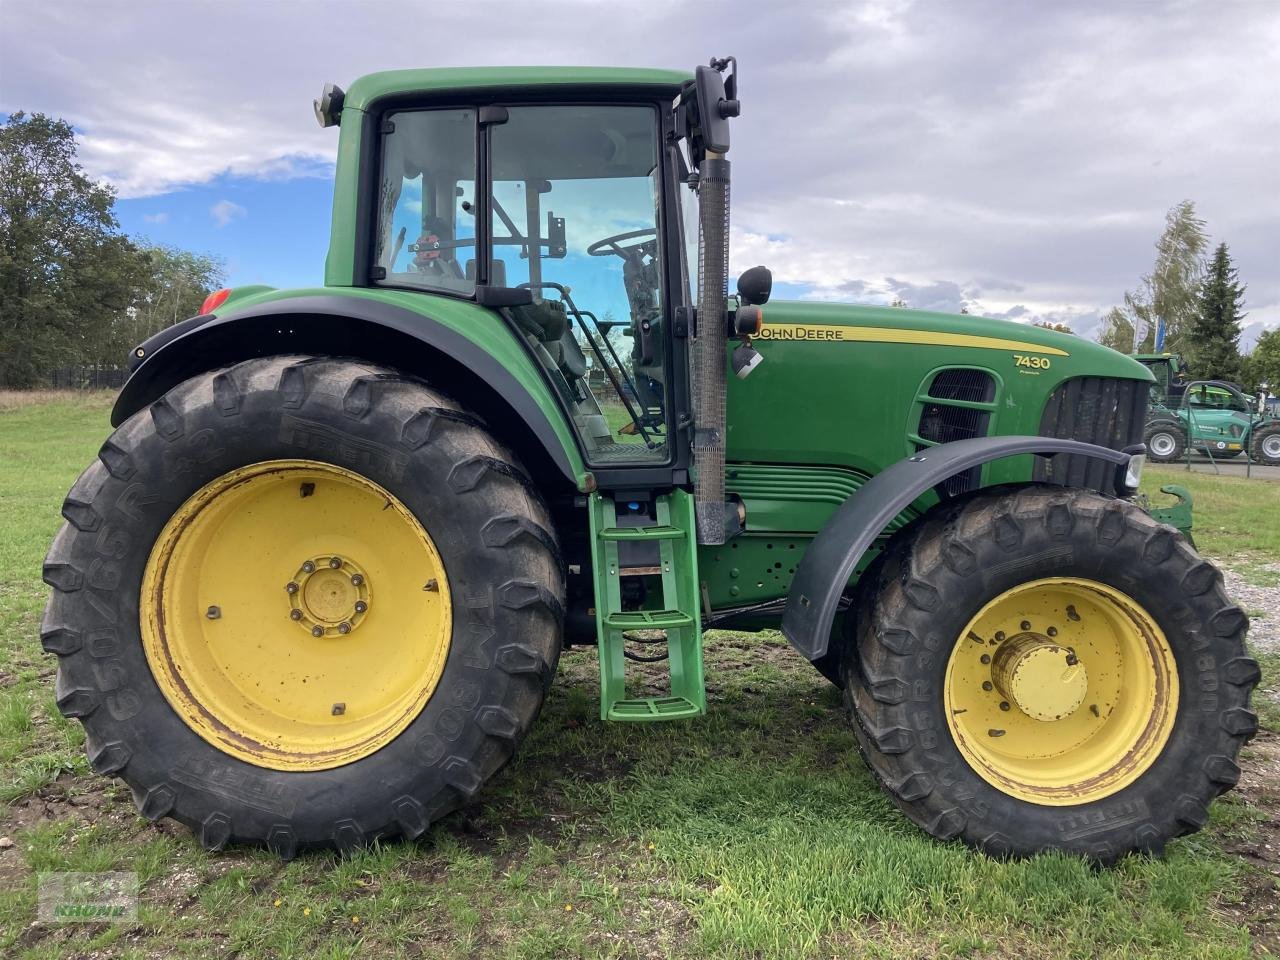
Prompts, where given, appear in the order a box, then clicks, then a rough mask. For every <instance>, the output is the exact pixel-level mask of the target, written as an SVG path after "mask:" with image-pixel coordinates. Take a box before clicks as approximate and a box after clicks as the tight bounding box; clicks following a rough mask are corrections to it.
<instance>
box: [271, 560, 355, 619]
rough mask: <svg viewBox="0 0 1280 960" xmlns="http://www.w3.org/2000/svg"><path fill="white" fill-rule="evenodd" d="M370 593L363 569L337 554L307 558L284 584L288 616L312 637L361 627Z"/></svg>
mask: <svg viewBox="0 0 1280 960" xmlns="http://www.w3.org/2000/svg"><path fill="white" fill-rule="evenodd" d="M370 592H371V591H370V584H369V577H368V575H367V574H366V573H365V572H364V570H363V569H361V567H360V566H359V565H358V564H356V563H355V562H354V561H353V560H351V559H349V558H347V557H342V556H339V555H338V554H336V553H334V554H322V555H321V556H318V557H312V558H311V559H309V560H304V561H303V562H302V564H301V565H300V566H299V567H298V570H297V572H296V573H295V574H294V577H293V579H292V580H290V581H289V582H288V583H287V584H285V593H286V595H287V596H288V598H289V617H290V618H291V619H292V620H293V621H294V622H295V623H297V624H298V626H299V627H301V628H302V629H303V630H305V631H306V632H307V633H308V634H309V635H311V636H313V637H325V636H346V635H348V634H350V633H351V632H352V631H353V630H355V629H356V628H357V627H359V626H360V624H361V623H362V622H363V621H364V619H365V614H366V613H368V611H369V597H370ZM317 630H318V631H319V632H317Z"/></svg>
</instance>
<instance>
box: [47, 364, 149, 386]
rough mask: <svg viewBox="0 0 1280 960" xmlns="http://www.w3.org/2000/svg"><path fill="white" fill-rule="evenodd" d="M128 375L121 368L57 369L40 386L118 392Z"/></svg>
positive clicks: (86, 367) (87, 367)
mask: <svg viewBox="0 0 1280 960" xmlns="http://www.w3.org/2000/svg"><path fill="white" fill-rule="evenodd" d="M128 375H129V372H128V371H127V370H125V369H124V368H123V367H98V366H82V367H58V368H57V369H55V370H51V371H50V372H49V375H48V376H47V377H46V378H45V382H44V383H43V384H41V386H42V387H44V388H45V389H50V390H118V389H120V388H121V387H122V386H124V381H125V378H126V377H128Z"/></svg>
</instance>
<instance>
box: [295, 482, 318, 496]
mask: <svg viewBox="0 0 1280 960" xmlns="http://www.w3.org/2000/svg"><path fill="white" fill-rule="evenodd" d="M315 492H316V485H315V484H314V483H304V484H302V485H301V486H299V487H298V496H300V497H309V496H311V495H312V494H313V493H315Z"/></svg>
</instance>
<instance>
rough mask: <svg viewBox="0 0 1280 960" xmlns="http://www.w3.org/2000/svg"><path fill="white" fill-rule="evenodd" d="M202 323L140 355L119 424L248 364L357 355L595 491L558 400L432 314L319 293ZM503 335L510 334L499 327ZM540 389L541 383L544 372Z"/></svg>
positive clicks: (117, 412)
mask: <svg viewBox="0 0 1280 960" xmlns="http://www.w3.org/2000/svg"><path fill="white" fill-rule="evenodd" d="M490 316H491V315H490ZM200 319H201V318H193V319H192V320H187V321H183V322H182V323H181V324H178V325H176V327H178V328H180V329H177V330H176V331H175V328H170V329H169V330H168V331H162V332H161V334H157V335H156V337H153V338H152V339H151V340H149V341H147V343H145V344H143V348H146V349H143V348H139V349H140V350H141V352H142V354H143V356H142V357H141V358H140V362H137V365H136V367H135V368H134V370H133V372H132V374H131V375H130V377H129V379H128V381H126V383H125V385H124V388H123V389H122V390H121V391H120V396H119V397H118V398H117V400H116V404H115V407H114V408H113V410H112V411H111V423H112V426H119V425H120V424H121V423H123V422H124V421H125V420H127V419H128V418H129V417H131V416H132V415H133V414H135V413H137V412H138V411H139V410H142V409H144V408H145V407H146V406H148V405H149V404H150V403H152V402H154V401H155V400H157V399H159V398H160V397H161V396H163V395H164V394H165V393H166V392H167V391H168V390H170V389H171V388H173V387H175V386H177V385H178V384H179V383H181V382H183V381H184V380H187V379H189V378H191V377H193V376H197V375H198V374H201V373H205V372H207V371H209V370H214V369H217V368H219V367H224V366H227V365H229V364H233V363H238V362H239V361H241V360H248V359H251V358H254V357H265V356H275V355H280V354H292V353H303V354H313V355H318V356H319V355H328V356H339V357H351V358H354V359H358V360H364V361H366V362H370V363H377V364H381V365H385V366H390V367H394V368H396V369H398V370H401V371H404V372H405V373H406V374H409V375H412V376H420V377H423V378H424V379H427V380H430V381H431V382H432V384H433V385H435V386H438V387H440V388H441V389H443V390H445V391H446V392H448V393H451V394H453V395H454V396H457V397H459V398H460V399H465V400H466V402H467V404H468V405H469V406H472V407H474V408H475V410H476V412H477V413H479V414H480V415H481V416H482V417H484V418H485V419H486V420H487V421H488V422H489V424H490V425H491V427H493V428H494V430H495V432H496V433H498V434H499V435H500V436H501V437H502V439H504V440H505V441H507V442H508V443H509V445H511V446H512V447H514V448H515V449H516V452H517V454H519V455H520V457H521V459H522V460H523V461H525V463H526V466H527V467H529V468H530V470H531V471H535V470H536V469H537V468H538V467H543V468H545V469H551V470H554V471H555V472H556V473H558V474H559V475H561V476H562V477H563V478H564V479H565V480H568V481H569V482H570V483H572V484H573V485H574V486H575V487H578V488H580V489H582V488H584V485H585V484H586V483H588V477H589V475H588V474H587V472H586V468H585V466H584V465H583V461H582V457H581V454H580V452H579V451H578V449H577V446H576V443H575V441H574V439H573V434H572V432H571V431H570V429H569V427H568V425H567V424H566V423H565V422H564V421H563V417H561V416H559V409H558V407H557V406H556V404H555V400H554V398H553V397H551V396H550V394H549V392H548V391H543V392H544V393H545V394H546V395H545V396H535V394H534V392H533V391H532V390H531V388H530V386H528V385H527V384H526V383H523V382H521V378H520V377H518V376H517V375H516V373H515V372H513V371H512V369H511V368H510V366H508V365H507V364H504V363H503V362H501V361H500V360H499V359H497V358H496V357H495V356H494V355H493V353H491V352H490V351H489V350H486V349H485V348H484V347H483V346H482V345H481V344H480V343H478V342H476V341H475V340H472V339H471V338H469V337H467V336H464V335H463V334H461V333H459V332H458V331H457V330H455V329H453V328H452V327H450V326H448V325H446V324H445V323H442V322H440V321H438V320H435V319H433V318H431V317H430V316H427V315H424V314H422V313H419V312H417V311H415V310H409V309H406V308H404V307H400V306H396V305H394V304H388V303H385V302H381V301H377V300H372V299H366V298H362V297H356V296H338V295H333V296H324V295H317V296H299V297H289V298H284V299H276V300H271V301H268V302H265V303H261V304H258V305H255V306H252V307H249V308H248V309H245V310H241V311H236V312H234V313H230V314H228V315H227V316H218V315H216V314H215V315H212V316H209V317H207V318H203V321H204V322H196V321H198V320H200ZM486 319H487V318H486ZM494 319H495V321H496V318H494ZM495 328H497V329H502V330H503V335H506V331H505V328H501V327H500V325H499V324H497V323H495ZM175 333H176V335H174V334H175ZM166 335H167V336H166ZM137 360H139V358H138V357H137V356H136V355H135V361H137ZM529 362H530V364H532V361H529ZM532 382H534V383H536V384H539V385H540V384H541V380H540V378H537V377H536V372H535V376H534V377H533V378H532ZM530 460H533V461H534V462H529V461H530Z"/></svg>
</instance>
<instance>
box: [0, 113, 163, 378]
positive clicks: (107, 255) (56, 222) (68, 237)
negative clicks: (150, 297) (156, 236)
mask: <svg viewBox="0 0 1280 960" xmlns="http://www.w3.org/2000/svg"><path fill="white" fill-rule="evenodd" d="M75 151H76V148H75V135H74V132H73V131H72V129H71V125H70V124H68V123H66V122H65V121H62V120H57V119H54V118H51V117H47V116H45V115H44V114H40V113H35V114H32V115H30V116H28V115H27V114H25V113H23V112H22V111H19V112H17V113H14V114H12V115H11V116H10V117H9V119H8V120H7V121H6V122H5V124H4V126H3V127H0V382H3V383H6V384H8V385H10V386H30V385H32V384H33V383H35V381H36V380H37V378H38V377H39V376H40V375H41V373H42V372H43V371H44V370H46V369H47V368H48V367H49V366H50V365H51V364H52V363H54V362H59V361H61V360H65V359H66V358H67V357H68V356H78V355H79V354H80V352H81V350H82V349H83V348H84V346H85V345H86V341H87V339H88V337H89V335H90V330H91V329H92V327H93V326H94V325H95V324H96V323H98V322H101V321H102V319H103V318H104V317H105V318H110V317H113V316H117V315H119V314H121V313H123V312H124V310H125V309H126V308H127V307H128V306H129V303H130V300H131V298H132V292H133V291H134V289H135V288H136V287H137V285H138V282H139V280H140V279H141V271H142V266H143V261H142V260H141V258H140V257H139V255H138V251H137V248H136V247H134V245H133V244H132V243H130V242H129V240H128V239H127V238H126V237H123V236H121V235H120V234H119V233H117V223H116V219H115V215H114V213H113V212H112V206H113V204H114V202H115V196H114V194H113V193H112V191H111V189H110V188H109V187H106V186H103V185H102V184H97V183H94V182H93V181H91V180H89V178H88V177H86V176H85V175H84V172H83V171H82V169H81V167H80V165H79V164H78V163H76V161H75Z"/></svg>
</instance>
